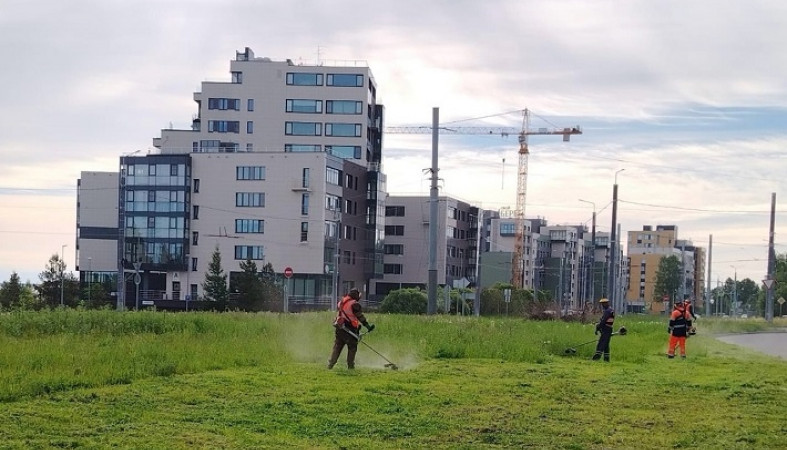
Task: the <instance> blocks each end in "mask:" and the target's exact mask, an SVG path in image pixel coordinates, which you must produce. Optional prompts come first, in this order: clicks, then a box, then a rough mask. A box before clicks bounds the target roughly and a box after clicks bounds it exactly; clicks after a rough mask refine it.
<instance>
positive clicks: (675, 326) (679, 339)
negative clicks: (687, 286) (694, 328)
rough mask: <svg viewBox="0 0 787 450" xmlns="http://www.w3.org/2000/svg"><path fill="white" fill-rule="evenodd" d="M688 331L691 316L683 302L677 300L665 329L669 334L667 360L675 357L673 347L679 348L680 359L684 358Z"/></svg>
mask: <svg viewBox="0 0 787 450" xmlns="http://www.w3.org/2000/svg"><path fill="white" fill-rule="evenodd" d="M690 329H691V315H690V314H689V312H688V311H686V307H685V306H684V304H683V300H681V299H677V300H675V308H674V309H673V310H672V314H670V319H669V326H668V328H667V332H669V334H670V337H669V349H668V350H667V358H674V357H675V347H680V357H681V358H686V338H687V337H688V336H689V330H690Z"/></svg>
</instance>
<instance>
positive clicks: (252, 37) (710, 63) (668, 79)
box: [0, 0, 787, 285]
mask: <svg viewBox="0 0 787 450" xmlns="http://www.w3.org/2000/svg"><path fill="white" fill-rule="evenodd" d="M785 42H787V2H784V1H783V0H746V1H732V0H695V1H692V2H685V1H675V0H662V1H658V2H654V1H652V0H628V1H625V2H621V1H604V0H598V1H592V2H589V1H586V0H576V1H562V0H489V1H483V2H481V1H466V0H434V1H430V0H427V1H424V0H417V1H416V0H377V1H374V2H369V1H355V0H352V1H349V0H334V1H331V2H324V1H316V0H300V1H269V0H246V1H238V0H225V1H222V2H218V3H217V2H208V1H202V0H193V1H185V0H180V1H174V0H172V1H171V0H155V1H147V0H139V1H134V2H131V1H120V0H94V1H88V0H72V1H68V2H63V1H61V0H21V1H20V0H0V61H1V62H2V67H3V68H2V70H0V154H2V163H0V281H6V280H8V278H9V277H10V274H11V273H12V272H16V273H18V274H19V276H20V278H21V279H22V281H31V282H33V283H37V282H39V278H38V274H39V273H40V272H42V271H43V270H44V268H45V266H46V264H47V261H48V260H49V258H50V257H51V256H52V255H54V254H62V256H63V257H64V259H65V261H66V264H67V270H69V271H70V270H75V266H76V264H75V263H76V261H75V254H74V251H75V229H76V181H77V179H78V178H79V176H80V172H81V171H117V166H118V158H119V156H120V155H122V154H124V153H130V152H133V151H135V150H139V149H142V150H150V149H152V143H151V140H152V138H154V137H158V136H159V135H160V130H161V129H162V128H167V127H169V126H170V125H172V126H174V127H175V128H181V129H185V128H188V127H189V126H190V124H191V118H192V116H193V115H194V114H196V112H197V108H196V103H195V102H194V101H193V93H194V92H196V91H199V90H200V83H201V82H203V81H229V61H230V60H231V59H233V58H234V56H235V52H236V51H242V50H243V49H244V47H250V48H252V49H253V50H254V52H255V54H256V56H268V57H270V58H272V59H275V60H283V59H287V58H289V59H292V60H293V61H296V62H303V63H305V64H309V63H314V62H316V61H317V60H318V59H319V60H321V61H323V62H324V63H325V64H330V63H331V62H333V61H351V60H364V61H366V62H367V63H368V65H369V67H370V68H371V70H372V73H373V75H374V77H375V80H376V82H377V85H378V101H379V102H380V103H382V104H384V105H385V114H386V116H385V123H386V126H390V127H394V126H407V125H421V126H430V125H431V121H432V109H433V108H439V112H440V122H441V124H442V125H445V126H468V127H481V126H510V127H515V128H517V129H521V127H522V114H521V111H522V110H524V109H526V108H527V109H528V110H529V111H531V112H532V119H531V124H530V126H531V128H541V127H564V126H577V125H578V126H580V127H581V128H582V130H583V134H582V135H579V136H573V137H572V139H571V141H570V142H568V143H565V142H562V139H561V138H560V136H531V137H530V141H529V143H530V157H529V174H528V182H527V197H526V215H527V217H536V216H538V217H543V218H546V219H547V220H548V222H549V224H550V225H552V224H587V225H588V226H589V225H590V221H591V217H592V214H593V210H594V209H595V210H596V212H597V230H598V231H606V232H608V231H609V230H610V227H611V223H612V222H611V211H612V208H611V206H610V204H611V201H612V190H613V185H614V184H615V181H617V184H618V197H619V202H618V212H617V217H618V222H619V223H620V225H621V230H622V233H623V236H624V237H625V235H626V234H627V233H628V232H629V231H636V230H642V228H643V226H646V225H652V226H654V227H655V226H656V225H677V227H678V237H679V238H680V239H690V240H691V241H692V242H693V243H694V244H695V245H698V246H701V247H706V248H707V247H708V241H709V238H710V236H711V235H712V236H713V252H712V262H713V263H712V267H711V269H712V270H711V281H712V282H713V284H714V285H715V283H716V280H717V279H721V280H725V279H726V278H733V277H736V276H737V278H738V279H739V280H740V279H744V278H751V279H752V280H754V281H755V282H757V283H758V284H759V282H760V281H761V280H762V279H763V278H764V275H765V273H766V272H767V255H768V238H769V226H770V209H771V198H772V195H773V194H775V195H776V213H775V237H774V239H775V248H776V252H777V253H779V254H784V253H787V238H785V233H786V232H787V226H786V225H785V221H787V207H785V206H783V204H784V202H785V201H787V198H785V197H787V178H785V176H784V172H785V169H787V156H785V149H787V81H785V80H787V56H785V52H784V43H785ZM518 147H519V146H518V142H517V138H516V136H510V137H508V138H503V137H500V136H449V135H441V136H440V148H439V172H438V173H439V178H440V189H441V190H440V194H441V195H449V196H452V197H456V198H458V199H461V200H464V201H468V202H470V203H473V204H475V205H477V206H480V207H482V208H485V209H500V208H511V209H514V208H515V206H516V181H517V160H518V155H517V150H518ZM383 154H384V156H383V170H384V172H385V173H386V174H387V177H388V190H389V193H390V194H391V195H397V194H399V195H414V194H418V195H425V196H428V195H429V186H430V182H429V179H428V175H427V174H426V173H425V172H424V170H425V169H427V168H429V167H430V165H431V136H430V135H428V134H421V135H419V134H388V135H386V136H385V138H384V143H383ZM580 199H582V200H586V201H587V202H591V203H593V204H591V203H587V202H581V201H580ZM623 241H624V242H625V238H624V239H623Z"/></svg>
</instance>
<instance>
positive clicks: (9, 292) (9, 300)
mask: <svg viewBox="0 0 787 450" xmlns="http://www.w3.org/2000/svg"><path fill="white" fill-rule="evenodd" d="M21 295H22V283H21V282H20V281H19V274H17V273H16V272H11V278H10V279H9V280H8V281H4V282H3V284H2V285H0V309H3V308H6V309H7V308H12V307H15V306H18V305H19V297H20V296H21Z"/></svg>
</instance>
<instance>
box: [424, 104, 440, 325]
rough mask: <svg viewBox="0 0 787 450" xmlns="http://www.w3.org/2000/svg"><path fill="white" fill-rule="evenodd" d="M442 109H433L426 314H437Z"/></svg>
mask: <svg viewBox="0 0 787 450" xmlns="http://www.w3.org/2000/svg"><path fill="white" fill-rule="evenodd" d="M439 126H440V108H432V170H431V172H432V183H431V188H430V189H429V273H428V275H429V279H428V286H427V303H426V313H427V314H435V313H437V225H438V224H437V170H438V169H437V148H438V147H437V143H438V136H439V133H440V129H439Z"/></svg>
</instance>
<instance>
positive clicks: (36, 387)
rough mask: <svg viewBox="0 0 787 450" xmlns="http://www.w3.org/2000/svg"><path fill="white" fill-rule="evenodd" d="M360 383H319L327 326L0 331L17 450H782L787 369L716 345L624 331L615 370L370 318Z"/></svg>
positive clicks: (533, 334)
mask: <svg viewBox="0 0 787 450" xmlns="http://www.w3.org/2000/svg"><path fill="white" fill-rule="evenodd" d="M369 316H370V318H371V319H372V320H373V321H374V322H375V323H376V324H377V326H378V330H376V331H375V332H374V333H372V334H370V335H368V336H366V337H365V338H364V340H365V342H367V343H369V344H370V345H372V346H373V347H374V348H375V349H376V350H378V351H380V352H381V353H383V354H385V355H386V356H387V357H388V358H389V359H391V360H393V361H394V362H396V363H397V364H398V365H399V366H400V367H401V368H402V370H399V371H390V370H384V369H382V366H383V363H384V362H385V361H383V360H382V359H381V358H380V357H379V356H377V355H375V354H374V353H373V352H371V351H370V350H369V349H367V348H365V347H364V346H363V345H362V346H360V349H359V355H358V362H359V364H360V366H361V367H360V368H359V369H357V370H355V371H348V370H346V369H342V368H339V366H337V368H335V369H334V370H333V371H328V370H326V369H325V368H324V361H325V359H326V358H327V356H328V353H329V352H330V346H331V343H332V339H333V334H332V328H331V327H330V321H331V320H330V319H331V315H330V314H329V313H309V314H297V315H278V314H257V315H255V314H221V315H218V314H210V313H188V314H167V313H153V312H140V313H135V312H128V313H115V312H112V311H99V312H95V311H94V312H86V311H54V312H47V313H13V314H7V315H2V316H0V401H1V402H0V446H3V447H9V448H55V447H74V448H76V447H84V448H106V447H120V448H273V447H284V448H338V447H344V448H351V447H366V448H483V447H489V448H495V447H496V448H578V449H579V448H588V449H590V448H664V447H672V448H687V447H692V448H784V447H785V444H786V443H787V440H785V438H784V436H785V431H787V426H785V422H784V418H785V417H786V414H785V413H787V407H785V406H784V405H785V401H784V399H785V398H787V384H785V382H784V378H783V374H784V371H785V368H787V362H785V361H783V360H779V359H776V358H770V357H765V356H761V355H757V354H753V353H750V352H746V351H743V350H741V349H739V348H737V347H735V346H731V345H727V344H724V343H721V342H718V341H716V340H714V339H712V337H711V336H710V335H709V333H710V332H711V331H713V332H728V331H754V330H755V329H764V328H766V327H767V326H766V324H765V323H764V322H762V321H756V320H751V321H745V322H744V321H732V320H727V321H705V320H701V321H700V322H699V323H698V328H699V332H700V334H699V335H698V336H696V337H693V338H691V339H690V340H689V359H687V360H685V361H681V360H667V359H666V358H664V356H663V354H664V347H665V345H666V340H667V333H666V324H665V323H664V321H663V320H659V318H644V319H640V318H639V317H637V318H635V317H623V318H619V319H618V321H617V323H616V328H617V327H619V326H621V325H625V326H626V327H627V328H628V329H629V334H628V335H627V336H625V337H621V336H615V337H614V338H613V342H612V358H613V362H612V363H611V364H603V363H599V362H592V361H589V360H588V358H589V356H590V355H591V354H592V351H593V345H586V346H582V347H577V350H578V353H577V354H576V355H572V356H567V355H565V353H564V350H565V348H568V347H573V346H574V345H575V344H577V343H581V342H586V341H590V340H592V339H593V338H594V336H593V326H592V325H582V324H566V323H562V322H528V321H522V320H517V319H508V318H481V319H476V318H462V317H449V316H439V317H434V316H433V317H411V316H394V315H390V316H389V315H379V314H374V313H372V314H369Z"/></svg>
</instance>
